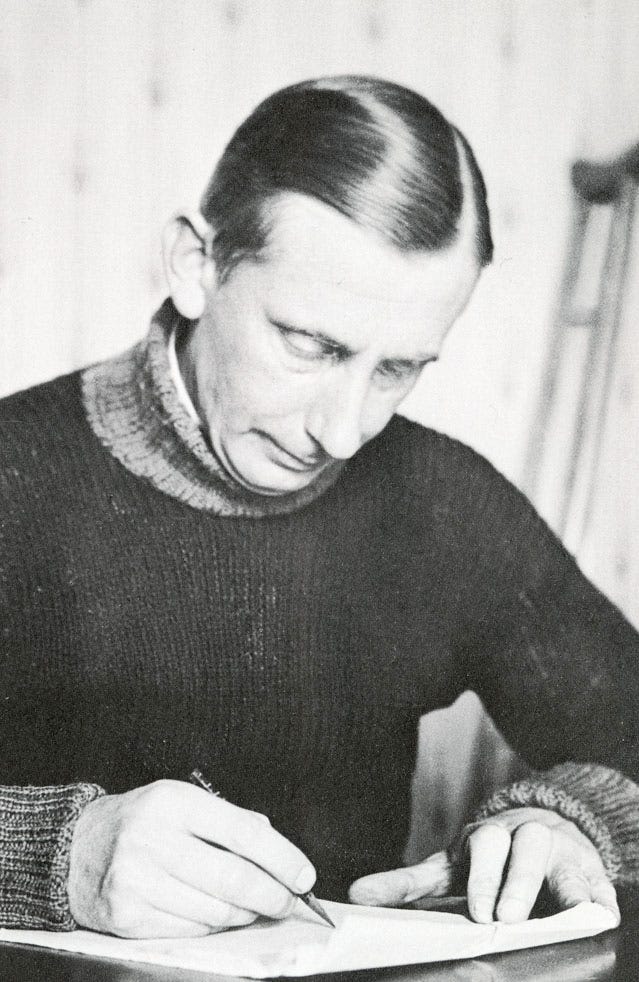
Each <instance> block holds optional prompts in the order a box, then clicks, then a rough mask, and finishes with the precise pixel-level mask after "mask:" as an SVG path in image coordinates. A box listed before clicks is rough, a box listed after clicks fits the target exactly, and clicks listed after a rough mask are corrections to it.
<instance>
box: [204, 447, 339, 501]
mask: <svg viewBox="0 0 639 982" xmlns="http://www.w3.org/2000/svg"><path fill="white" fill-rule="evenodd" d="M222 463H223V465H224V468H225V470H226V471H227V473H228V474H229V475H230V476H231V477H232V478H233V480H234V481H236V482H237V483H238V484H239V485H240V486H241V487H243V488H244V489H245V490H246V491H251V492H252V493H253V494H261V495H264V496H267V497H269V498H277V497H282V496H283V495H286V494H295V492H296V491H302V490H303V489H304V488H307V487H308V486H309V484H312V483H313V481H315V480H316V479H317V477H318V476H319V474H320V473H321V471H322V470H323V468H322V467H316V468H314V469H313V470H307V471H293V470H291V471H289V470H287V469H286V468H282V467H278V466H277V465H275V464H273V465H272V466H271V467H269V468H268V469H265V470H264V472H262V471H255V472H253V471H250V470H245V471H242V470H240V468H239V467H236V466H235V465H234V464H233V461H232V460H230V459H229V458H228V457H227V456H226V455H224V459H223V460H222Z"/></svg>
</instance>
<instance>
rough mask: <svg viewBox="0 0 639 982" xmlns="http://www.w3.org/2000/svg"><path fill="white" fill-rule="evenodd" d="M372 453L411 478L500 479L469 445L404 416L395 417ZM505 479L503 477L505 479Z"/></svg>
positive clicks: (377, 440) (373, 443)
mask: <svg viewBox="0 0 639 982" xmlns="http://www.w3.org/2000/svg"><path fill="white" fill-rule="evenodd" d="M371 451H372V452H373V454H375V455H376V456H377V457H378V458H380V459H384V460H385V461H386V462H387V466H390V467H391V469H393V470H394V471H395V473H397V474H399V473H401V474H403V475H405V477H406V479H410V478H411V477H415V478H417V477H419V476H420V475H422V476H426V475H428V476H430V477H431V478H435V477H441V476H446V477H447V478H448V479H449V480H452V479H454V478H455V477H460V478H462V479H464V478H467V477H468V476H469V475H471V474H476V475H477V477H478V478H479V477H480V476H481V477H483V478H484V479H487V480H489V479H491V478H492V477H493V476H495V477H497V479H499V478H500V477H501V476H500V475H499V474H498V472H497V471H496V469H495V467H494V466H493V465H492V464H491V463H490V462H489V461H488V460H487V459H486V458H485V457H483V456H482V455H481V454H480V453H478V452H477V451H476V450H473V448H472V447H470V446H469V445H468V444H466V443H464V442H463V441H461V440H459V439H457V438H456V437H453V436H449V435H448V434H446V433H442V432H441V431H439V430H435V429H432V428H431V427H428V426H425V425H424V424H422V423H418V422H415V421H414V420H410V419H408V418H407V417H405V416H399V415H396V416H393V417H392V419H391V421H390V422H389V424H388V426H387V427H386V428H385V429H384V430H383V431H382V433H380V434H379V436H377V437H376V438H375V440H374V441H371ZM502 480H503V478H502Z"/></svg>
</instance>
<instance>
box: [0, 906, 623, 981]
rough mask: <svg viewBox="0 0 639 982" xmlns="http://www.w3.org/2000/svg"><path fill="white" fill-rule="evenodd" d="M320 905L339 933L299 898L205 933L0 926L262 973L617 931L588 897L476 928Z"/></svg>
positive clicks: (310, 971)
mask: <svg viewBox="0 0 639 982" xmlns="http://www.w3.org/2000/svg"><path fill="white" fill-rule="evenodd" d="M322 904H323V905H324V907H325V908H326V910H327V912H328V913H329V915H330V917H331V918H332V919H333V920H334V921H335V924H336V928H335V929H332V928H329V927H327V926H325V925H324V924H322V923H321V922H320V921H318V920H317V918H316V917H315V916H314V915H313V914H312V913H311V912H310V911H308V910H307V908H306V907H304V906H303V905H302V904H298V907H299V911H298V912H296V914H295V915H293V916H291V917H288V918H287V919H286V920H284V921H267V920H262V921H259V922H257V923H255V924H252V925H250V926H249V927H242V928H237V929H235V930H233V931H224V932H222V933H220V934H211V935H208V936H207V937H204V938H194V939H186V940H181V939H168V940H165V939H160V940H151V941H129V940H125V939H122V938H113V937H110V936H109V935H104V934H95V933H93V932H91V931H72V932H69V933H54V932H49V931H15V930H12V929H9V928H5V929H2V930H0V941H10V942H14V943H16V942H17V943H21V944H30V945H39V946H41V947H45V948H57V949H61V950H64V951H75V952H83V953H85V954H89V955H95V956H98V957H100V958H117V959H120V960H122V961H133V962H150V963H153V964H156V965H167V966H171V967H173V968H182V969H191V970H195V971H202V972H215V973H219V974H221V975H240V976H248V977H249V978H255V979H263V978H270V977H274V976H279V975H292V976H299V975H315V974H319V973H324V972H341V971H349V970H354V969H363V968H382V967H389V966H392V965H412V964H418V963H423V962H436V961H448V960H450V959H454V958H477V957H479V956H481V955H487V954H490V953H492V952H497V951H511V950H513V949H516V948H532V947H535V946H537V945H544V944H555V943H556V942H559V941H570V940H572V939H574V938H584V937H588V936H590V935H593V934H599V933H600V932H602V931H607V930H610V929H611V928H614V927H616V922H615V918H614V916H613V914H612V913H611V912H610V911H609V910H606V909H605V908H604V907H601V906H599V905H598V904H587V903H583V904H579V906H577V907H573V908H571V909H570V910H566V911H563V912H562V913H560V914H555V915H553V916H552V917H545V918H541V919H539V920H530V921H524V922H523V923H521V924H502V923H494V924H475V923H474V922H473V921H470V920H468V918H466V917H463V916H462V915H461V914H446V913H440V912H437V911H421V910H420V911H417V910H391V909H389V908H386V907H384V908H380V907H361V906H357V905H354V904H336V903H331V902H329V901H322Z"/></svg>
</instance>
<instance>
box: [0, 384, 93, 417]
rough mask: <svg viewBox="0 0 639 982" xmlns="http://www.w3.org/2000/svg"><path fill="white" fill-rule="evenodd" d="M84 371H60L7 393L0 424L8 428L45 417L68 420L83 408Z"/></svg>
mask: <svg viewBox="0 0 639 982" xmlns="http://www.w3.org/2000/svg"><path fill="white" fill-rule="evenodd" d="M80 374H81V372H80V371H76V372H71V373H69V374H68V375H60V376H59V377H58V378H55V379H51V380H50V381H47V382H40V383H39V384H38V385H33V386H31V387H29V388H28V389H21V390H20V391H18V392H13V393H11V394H10V395H7V396H4V397H3V398H1V399H0V427H2V428H3V430H4V431H8V430H11V429H15V428H17V429H21V428H24V427H25V426H28V425H29V423H31V422H36V421H39V420H41V419H45V420H47V421H48V424H49V426H54V425H55V424H56V423H64V422H65V421H68V420H69V418H70V414H72V415H74V414H75V412H76V411H78V410H79V411H81V405H82V402H81V396H80ZM60 414H63V415H60ZM48 428H49V427H47V429H48Z"/></svg>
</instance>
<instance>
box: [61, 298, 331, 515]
mask: <svg viewBox="0 0 639 982" xmlns="http://www.w3.org/2000/svg"><path fill="white" fill-rule="evenodd" d="M180 323H181V318H180V316H179V315H178V314H177V312H176V310H175V307H174V306H173V304H172V303H171V301H170V300H167V301H165V303H164V304H163V305H162V306H161V307H160V309H159V311H158V312H157V314H156V315H155V316H154V318H153V320H152V321H151V326H150V329H149V333H148V334H147V336H146V338H144V339H143V340H142V341H140V342H139V343H138V344H136V345H135V346H134V347H133V348H131V349H130V350H129V351H126V352H124V354H122V355H118V356H116V357H115V358H111V359H109V360H108V361H104V362H100V363H99V364H97V365H92V366H91V367H90V368H86V369H85V370H84V371H83V372H82V375H81V379H82V396H83V400H84V406H85V410H86V414H87V419H88V421H89V424H90V426H91V428H92V429H93V432H94V433H95V434H96V436H97V437H98V439H99V440H100V442H101V443H102V444H103V445H104V446H105V447H107V449H108V450H109V451H110V452H111V453H112V454H113V456H114V457H116V458H117V459H118V460H119V461H120V463H122V464H123V465H124V466H125V467H126V468H127V470H129V471H130V472H131V473H132V474H136V475H137V476H138V477H141V478H145V479H146V480H148V481H150V482H151V484H153V485H154V486H155V487H156V488H157V489H158V490H159V491H163V492H164V493H165V494H168V495H171V496H172V497H173V498H178V499H179V500H180V501H184V502H185V503H186V504H188V505H191V506H192V507H193V508H199V509H201V510H203V511H210V512H214V513H215V514H217V515H224V516H245V517H251V518H265V517H267V516H269V515H281V514H286V513H288V512H293V511H297V510H298V509H299V508H302V507H303V506H304V505H306V504H309V503H310V502H311V501H313V500H314V499H315V498H317V497H318V496H319V495H320V494H322V492H323V491H325V490H326V489H327V488H328V487H330V486H331V485H332V484H333V483H334V482H335V480H336V479H337V477H338V475H339V473H340V472H341V470H342V467H343V463H342V462H336V463H335V464H332V465H329V466H328V467H326V469H325V470H324V471H322V472H321V474H320V475H319V477H318V478H317V480H316V481H314V482H313V484H311V485H309V486H308V487H306V488H303V489H302V490H301V491H297V492H294V493H293V494H287V495H278V496H273V497H270V496H267V495H260V494H255V493H254V492H251V491H247V490H246V489H245V488H243V487H241V486H240V485H238V484H237V482H236V481H234V480H233V478H232V477H231V476H230V475H229V474H228V473H227V472H226V471H225V470H224V468H223V467H222V465H221V463H220V461H219V460H218V458H217V457H216V455H215V454H214V453H213V452H212V450H211V448H210V446H209V445H208V443H207V442H206V438H205V435H204V433H203V432H202V430H201V429H200V427H199V426H198V425H197V423H196V422H195V421H194V420H193V419H191V417H190V416H189V413H188V411H187V409H186V408H185V406H184V405H183V404H182V402H181V401H180V399H179V396H178V393H177V390H176V387H175V384H174V382H173V380H172V378H171V372H170V368H169V361H168V353H167V344H168V338H169V336H170V334H171V331H172V330H174V329H175V328H176V327H178V326H179V324H180Z"/></svg>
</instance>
